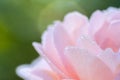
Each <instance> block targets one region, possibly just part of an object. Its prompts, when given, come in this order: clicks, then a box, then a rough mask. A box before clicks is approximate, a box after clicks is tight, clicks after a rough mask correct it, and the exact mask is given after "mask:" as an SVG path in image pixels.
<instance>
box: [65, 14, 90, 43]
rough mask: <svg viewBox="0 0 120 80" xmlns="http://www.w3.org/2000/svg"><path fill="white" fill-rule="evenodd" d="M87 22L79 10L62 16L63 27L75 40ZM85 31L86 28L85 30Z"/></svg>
mask: <svg viewBox="0 0 120 80" xmlns="http://www.w3.org/2000/svg"><path fill="white" fill-rule="evenodd" d="M87 24H88V18H87V17H86V16H84V15H82V14H80V13H79V12H72V13H69V14H67V15H66V16H65V18H64V22H63V25H64V28H65V30H66V31H67V32H68V34H69V36H70V37H71V38H72V39H73V40H74V41H76V40H77V38H78V37H79V36H80V33H82V32H83V28H86V26H87ZM85 31H87V30H85Z"/></svg>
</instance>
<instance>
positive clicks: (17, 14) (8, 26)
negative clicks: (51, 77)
mask: <svg viewBox="0 0 120 80" xmlns="http://www.w3.org/2000/svg"><path fill="white" fill-rule="evenodd" d="M119 4H120V1H119V0H0V80H21V79H20V78H19V77H17V75H16V73H15V69H16V67H17V66H18V65H20V64H25V63H30V62H31V61H32V60H33V59H35V58H36V57H38V54H37V53H36V52H35V50H34V49H33V47H32V45H31V44H32V42H33V41H40V39H39V38H40V36H41V33H42V32H43V31H44V30H45V29H46V27H47V25H49V24H51V23H52V22H53V21H54V20H62V19H63V16H64V15H65V14H66V13H68V12H72V11H79V12H81V13H83V14H85V15H87V16H90V14H91V13H92V12H93V11H94V10H96V9H105V8H107V7H109V6H115V7H119Z"/></svg>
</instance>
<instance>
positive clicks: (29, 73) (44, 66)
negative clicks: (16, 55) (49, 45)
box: [17, 58, 52, 80]
mask: <svg viewBox="0 0 120 80" xmlns="http://www.w3.org/2000/svg"><path fill="white" fill-rule="evenodd" d="M36 70H37V71H36ZM41 70H49V71H52V69H51V68H50V66H49V65H48V63H47V62H46V61H45V60H44V59H40V58H38V59H36V60H35V61H33V62H32V64H31V65H22V66H19V67H18V68H17V74H18V75H19V76H21V77H23V78H24V79H26V80H42V78H43V76H40V73H41ZM38 75H39V76H38Z"/></svg>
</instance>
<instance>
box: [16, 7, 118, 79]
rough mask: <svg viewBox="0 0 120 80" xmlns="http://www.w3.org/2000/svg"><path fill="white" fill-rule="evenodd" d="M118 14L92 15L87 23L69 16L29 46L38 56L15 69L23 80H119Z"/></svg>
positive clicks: (78, 16)
mask: <svg viewBox="0 0 120 80" xmlns="http://www.w3.org/2000/svg"><path fill="white" fill-rule="evenodd" d="M119 35H120V10H119V9H116V8H109V9H107V10H105V11H99V10H97V11H95V12H94V13H93V14H92V16H91V18H90V20H88V18H87V17H86V16H84V15H82V14H80V13H78V12H72V13H69V14H68V15H67V16H65V18H64V21H63V22H60V21H56V22H55V23H54V24H53V25H50V26H49V28H48V29H47V30H46V31H45V33H44V34H43V36H42V43H41V44H40V43H36V42H34V43H33V46H34V47H35V49H36V51H37V52H38V53H39V54H40V55H41V56H42V58H41V59H40V58H38V59H37V60H35V61H34V62H33V63H32V65H22V66H20V67H18V68H17V73H18V75H19V76H21V77H22V78H24V79H25V80H120V52H119V48H120V37H119Z"/></svg>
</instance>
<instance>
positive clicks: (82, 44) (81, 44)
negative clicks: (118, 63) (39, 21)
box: [77, 35, 102, 55]
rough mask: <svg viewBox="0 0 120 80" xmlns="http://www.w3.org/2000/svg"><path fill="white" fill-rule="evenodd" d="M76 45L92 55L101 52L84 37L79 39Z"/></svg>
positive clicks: (93, 42)
mask: <svg viewBox="0 0 120 80" xmlns="http://www.w3.org/2000/svg"><path fill="white" fill-rule="evenodd" d="M77 45H78V47H79V48H80V49H86V50H88V51H89V52H90V53H92V54H94V55H98V54H99V53H101V52H102V50H101V49H100V47H99V46H98V45H97V44H96V42H95V41H94V40H92V39H91V38H90V37H89V36H86V35H83V36H81V37H80V39H79V40H78V44H77Z"/></svg>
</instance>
